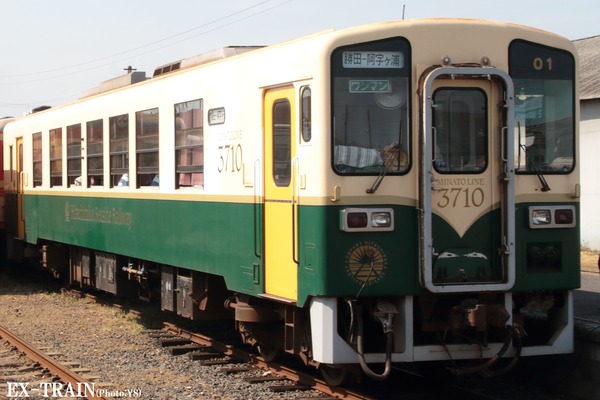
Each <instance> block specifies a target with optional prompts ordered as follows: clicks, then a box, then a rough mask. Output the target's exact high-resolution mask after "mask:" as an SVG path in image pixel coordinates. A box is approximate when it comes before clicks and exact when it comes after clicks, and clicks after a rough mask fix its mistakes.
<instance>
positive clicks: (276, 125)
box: [273, 99, 292, 187]
mask: <svg viewBox="0 0 600 400" xmlns="http://www.w3.org/2000/svg"><path fill="white" fill-rule="evenodd" d="M290 113H291V111H290V102H289V100H287V99H281V100H277V101H275V103H274V104H273V181H274V182H275V185H276V186H279V187H286V186H289V184H290V179H291V174H292V160H291V150H292V142H291V140H292V139H291V114H290Z"/></svg>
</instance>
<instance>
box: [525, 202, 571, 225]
mask: <svg viewBox="0 0 600 400" xmlns="http://www.w3.org/2000/svg"><path fill="white" fill-rule="evenodd" d="M575 224H576V218H575V207H574V206H532V207H529V227H530V228H532V229H543V228H573V227H574V226H575Z"/></svg>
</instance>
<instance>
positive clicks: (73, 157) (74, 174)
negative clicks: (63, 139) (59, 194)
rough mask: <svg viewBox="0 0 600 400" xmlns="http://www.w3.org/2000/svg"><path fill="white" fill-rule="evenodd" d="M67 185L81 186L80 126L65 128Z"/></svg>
mask: <svg viewBox="0 0 600 400" xmlns="http://www.w3.org/2000/svg"><path fill="white" fill-rule="evenodd" d="M67 179H68V181H67V184H68V186H69V187H71V186H81V124H77V125H71V126H67Z"/></svg>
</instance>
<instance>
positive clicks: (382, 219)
mask: <svg viewBox="0 0 600 400" xmlns="http://www.w3.org/2000/svg"><path fill="white" fill-rule="evenodd" d="M371 226H373V227H375V228H389V227H390V226H392V213H390V212H387V211H379V212H373V213H371Z"/></svg>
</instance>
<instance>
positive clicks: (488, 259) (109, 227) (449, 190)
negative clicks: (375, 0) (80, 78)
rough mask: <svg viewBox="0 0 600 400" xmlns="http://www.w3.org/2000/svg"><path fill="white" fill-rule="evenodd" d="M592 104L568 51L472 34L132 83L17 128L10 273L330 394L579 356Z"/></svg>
mask: <svg viewBox="0 0 600 400" xmlns="http://www.w3.org/2000/svg"><path fill="white" fill-rule="evenodd" d="M576 82H577V58H576V53H575V50H574V47H573V46H572V44H571V43H570V42H569V41H568V40H567V39H565V38H562V37H559V36H556V35H554V34H550V33H547V32H543V31H540V30H537V29H531V28H526V27H522V26H516V25H512V24H506V23H497V22H487V21H478V20H459V19H457V20H454V19H439V20H438V19H431V20H412V21H410V20H409V21H398V22H389V23H380V24H373V25H368V26H361V27H355V28H349V29H344V30H331V31H325V32H321V33H318V34H315V35H312V36H308V37H304V38H301V39H298V40H293V41H290V42H287V43H282V44H278V45H273V46H268V47H263V48H256V47H228V48H223V49H220V50H217V51H214V52H211V53H207V54H203V55H200V56H197V57H194V58H190V59H185V60H181V61H178V62H175V63H173V64H169V65H165V66H162V67H159V68H157V69H156V71H155V72H154V74H153V76H152V77H151V78H146V75H145V73H142V72H132V73H128V74H126V75H124V76H122V77H119V78H116V79H114V80H110V81H106V82H103V83H102V84H101V85H100V86H99V88H97V89H96V90H93V91H90V92H88V93H86V95H85V96H83V97H82V98H81V99H79V100H78V101H75V102H73V103H70V104H67V105H64V106H59V107H54V108H51V109H47V110H43V111H40V112H35V113H32V114H30V115H28V116H25V117H22V118H17V119H16V120H15V121H13V122H10V123H8V124H7V125H6V127H5V130H4V170H5V174H6V176H5V188H6V193H7V199H6V210H7V229H8V230H9V234H8V251H9V254H10V256H11V257H12V258H15V259H22V258H27V257H30V256H35V257H39V259H40V262H41V263H42V265H43V266H44V267H46V268H49V269H51V270H53V271H57V273H60V274H62V275H63V276H68V279H69V281H70V282H71V283H72V284H73V285H78V286H82V287H85V288H96V289H99V290H103V291H107V292H112V293H115V294H117V295H120V294H126V293H134V294H137V295H139V296H140V297H143V298H148V299H156V300H157V301H160V304H161V307H162V309H163V310H170V311H174V312H176V313H177V314H180V315H182V316H185V317H189V318H192V319H203V318H225V317H228V318H231V319H232V320H234V321H235V326H236V327H237V329H238V330H239V332H240V334H241V336H242V338H243V339H244V340H245V341H246V342H247V343H249V344H252V345H255V346H256V347H257V348H258V351H259V352H260V354H262V355H263V356H264V357H266V358H273V357H275V356H276V355H278V354H279V353H281V352H287V353H291V354H295V355H297V356H299V357H300V358H301V359H302V360H304V362H305V363H306V364H309V365H313V366H315V367H318V368H320V369H321V370H322V371H323V374H324V375H325V377H326V378H327V379H328V380H329V381H330V382H341V381H342V380H343V379H344V378H345V377H347V376H348V375H349V372H352V371H354V370H359V369H358V366H361V367H362V369H363V370H364V371H365V373H366V374H367V375H368V376H370V377H372V378H374V379H384V378H385V377H386V376H387V375H388V374H389V372H390V369H391V368H392V365H393V363H401V362H415V361H434V360H435V361H443V360H452V361H454V362H457V361H458V360H461V359H489V361H486V362H482V363H481V364H480V365H479V366H477V367H469V368H466V367H465V368H461V367H460V366H458V365H457V366H456V367H455V368H456V370H457V371H458V372H472V371H481V370H485V371H486V372H488V373H489V370H490V368H493V369H494V370H498V369H500V370H504V369H506V368H508V367H510V366H511V365H512V364H514V361H511V360H515V359H517V358H518V357H521V356H531V355H545V354H556V353H565V352H570V351H572V349H573V311H572V308H573V296H572V293H573V289H575V288H577V287H578V286H579V284H580V276H579V224H578V221H579V193H580V190H579V164H578V163H577V146H578V141H579V139H578V124H577V121H578V118H579V109H578V102H577V86H576ZM502 358H505V359H506V361H501V362H500V363H499V364H498V365H496V366H494V367H492V366H491V364H492V363H494V362H496V361H498V360H500V359H502Z"/></svg>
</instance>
